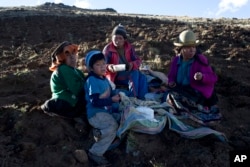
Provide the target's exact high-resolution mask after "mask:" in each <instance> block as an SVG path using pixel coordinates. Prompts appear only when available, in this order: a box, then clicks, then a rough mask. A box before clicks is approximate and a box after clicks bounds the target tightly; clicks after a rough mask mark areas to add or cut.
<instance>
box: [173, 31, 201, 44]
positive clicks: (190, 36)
mask: <svg viewBox="0 0 250 167" xmlns="http://www.w3.org/2000/svg"><path fill="white" fill-rule="evenodd" d="M199 42H200V41H199V40H196V36H195V34H194V32H193V31H191V30H185V31H183V32H181V33H180V35H179V37H178V39H177V41H175V42H174V45H175V46H180V47H182V46H196V45H197V44H199Z"/></svg>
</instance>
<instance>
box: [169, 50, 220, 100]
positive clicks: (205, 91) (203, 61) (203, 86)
mask: <svg viewBox="0 0 250 167" xmlns="http://www.w3.org/2000/svg"><path fill="white" fill-rule="evenodd" d="M180 58H181V56H176V57H174V58H173V60H172V63H171V67H170V71H169V73H168V83H171V82H175V83H176V78H177V71H178V64H177V63H178V61H179V59H180ZM196 72H201V73H202V74H203V78H202V80H200V81H196V80H195V79H194V77H193V76H194V74H195V73H196ZM217 79H218V78H217V75H216V74H215V73H214V71H213V69H212V68H211V66H210V65H209V64H208V60H207V58H206V57H205V56H204V55H202V54H199V55H195V60H194V62H193V63H192V65H191V69H190V86H191V87H192V88H193V89H195V90H198V91H199V92H201V93H202V95H203V96H204V97H206V98H209V97H211V95H212V93H213V91H214V85H215V83H216V82H217Z"/></svg>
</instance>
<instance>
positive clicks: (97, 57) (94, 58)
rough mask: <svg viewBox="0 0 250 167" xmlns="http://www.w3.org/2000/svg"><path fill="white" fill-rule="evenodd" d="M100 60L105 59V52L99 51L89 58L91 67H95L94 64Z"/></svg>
mask: <svg viewBox="0 0 250 167" xmlns="http://www.w3.org/2000/svg"><path fill="white" fill-rule="evenodd" d="M98 60H105V57H104V55H103V53H101V52H100V53H98V54H94V55H93V56H92V57H91V59H90V60H89V68H93V66H94V64H95V63H96V62H97V61H98Z"/></svg>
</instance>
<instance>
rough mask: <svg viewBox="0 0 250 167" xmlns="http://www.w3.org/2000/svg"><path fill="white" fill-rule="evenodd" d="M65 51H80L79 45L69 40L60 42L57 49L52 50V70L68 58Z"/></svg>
mask: <svg viewBox="0 0 250 167" xmlns="http://www.w3.org/2000/svg"><path fill="white" fill-rule="evenodd" d="M65 51H69V52H70V53H74V54H76V53H77V52H78V46H77V45H75V44H72V43H70V42H68V41H64V42H62V43H60V44H59V45H58V46H57V47H56V48H55V50H54V51H53V52H52V55H51V61H52V63H51V66H50V68H49V69H50V70H51V71H55V69H56V68H57V67H58V65H59V64H60V63H62V62H63V61H64V60H65V59H66V55H65V53H64V52H65Z"/></svg>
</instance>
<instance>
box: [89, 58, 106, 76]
mask: <svg viewBox="0 0 250 167" xmlns="http://www.w3.org/2000/svg"><path fill="white" fill-rule="evenodd" d="M92 71H93V72H94V73H95V74H97V75H98V76H100V77H102V76H105V74H106V62H105V60H104V59H103V60H98V61H96V62H95V63H94V65H93V68H92Z"/></svg>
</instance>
